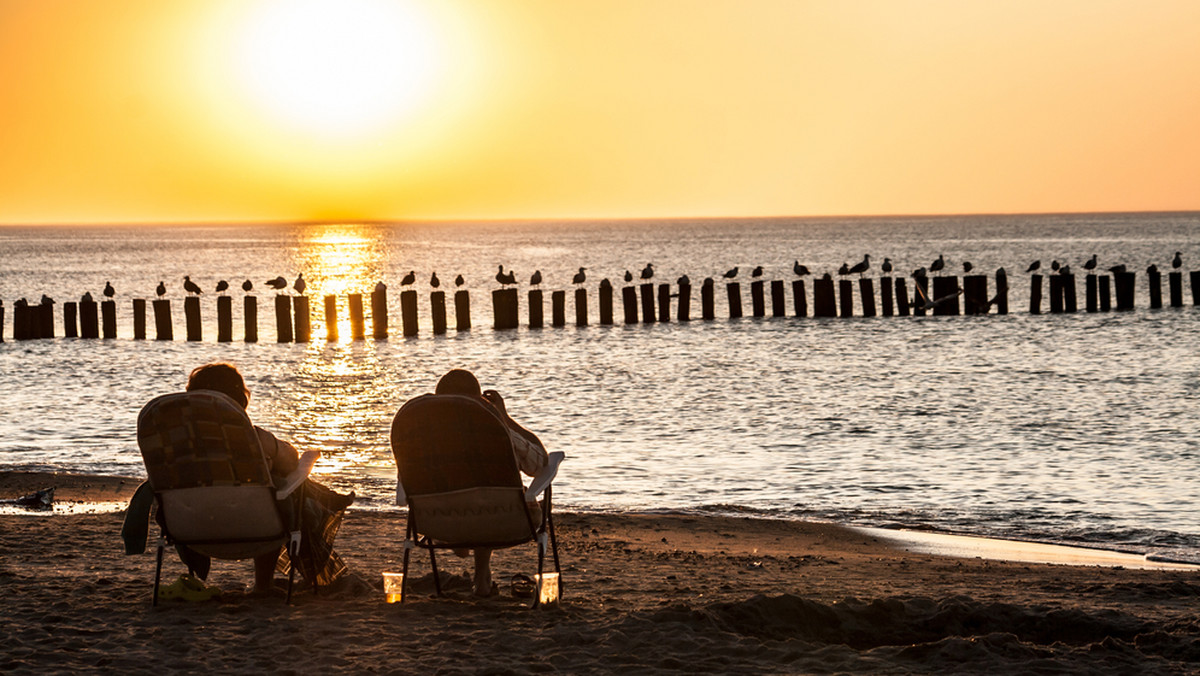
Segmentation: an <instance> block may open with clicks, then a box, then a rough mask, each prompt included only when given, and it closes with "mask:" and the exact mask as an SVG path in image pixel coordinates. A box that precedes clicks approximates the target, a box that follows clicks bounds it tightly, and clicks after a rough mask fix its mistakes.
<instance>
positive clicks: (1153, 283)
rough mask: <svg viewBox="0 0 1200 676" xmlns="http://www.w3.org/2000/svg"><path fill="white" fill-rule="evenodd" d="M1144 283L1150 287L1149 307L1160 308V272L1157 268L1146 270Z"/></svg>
mask: <svg viewBox="0 0 1200 676" xmlns="http://www.w3.org/2000/svg"><path fill="white" fill-rule="evenodd" d="M1146 284H1147V285H1148V286H1149V287H1150V309H1152V310H1159V309H1161V308H1162V273H1161V272H1159V271H1158V270H1149V271H1147V272H1146Z"/></svg>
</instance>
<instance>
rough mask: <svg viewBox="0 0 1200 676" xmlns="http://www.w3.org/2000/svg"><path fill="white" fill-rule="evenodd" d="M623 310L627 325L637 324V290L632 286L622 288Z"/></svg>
mask: <svg viewBox="0 0 1200 676" xmlns="http://www.w3.org/2000/svg"><path fill="white" fill-rule="evenodd" d="M621 308H622V309H623V310H624V311H625V323H626V324H637V322H638V307H637V288H635V287H632V286H626V287H622V288H621Z"/></svg>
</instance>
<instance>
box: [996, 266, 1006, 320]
mask: <svg viewBox="0 0 1200 676" xmlns="http://www.w3.org/2000/svg"><path fill="white" fill-rule="evenodd" d="M996 314H1001V315H1006V314H1008V272H1006V271H1005V270H1004V268H997V269H996Z"/></svg>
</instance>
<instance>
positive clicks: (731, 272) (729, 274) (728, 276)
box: [722, 267, 738, 279]
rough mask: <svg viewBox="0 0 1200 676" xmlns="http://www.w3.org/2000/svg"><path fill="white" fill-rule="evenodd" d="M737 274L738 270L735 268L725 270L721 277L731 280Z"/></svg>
mask: <svg viewBox="0 0 1200 676" xmlns="http://www.w3.org/2000/svg"><path fill="white" fill-rule="evenodd" d="M737 273H738V269H737V268H736V267H733V268H730V269H729V270H727V271H726V272H725V274H724V275H722V276H723V277H725V279H733V278H734V277H737Z"/></svg>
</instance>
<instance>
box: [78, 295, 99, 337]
mask: <svg viewBox="0 0 1200 676" xmlns="http://www.w3.org/2000/svg"><path fill="white" fill-rule="evenodd" d="M98 307H99V306H98V305H97V304H96V301H94V300H81V301H79V335H80V336H82V337H83V338H99V337H100V320H99V317H98V316H97V312H96V310H97V309H98Z"/></svg>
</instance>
